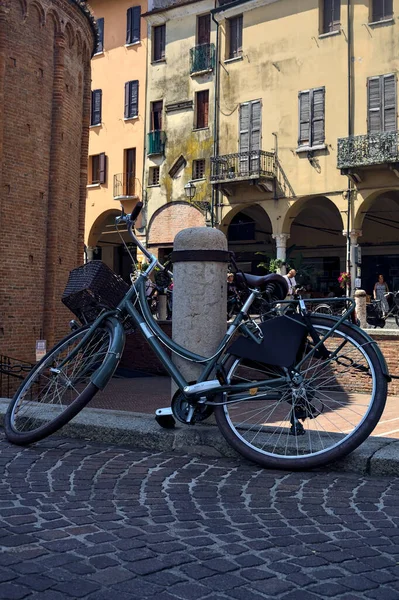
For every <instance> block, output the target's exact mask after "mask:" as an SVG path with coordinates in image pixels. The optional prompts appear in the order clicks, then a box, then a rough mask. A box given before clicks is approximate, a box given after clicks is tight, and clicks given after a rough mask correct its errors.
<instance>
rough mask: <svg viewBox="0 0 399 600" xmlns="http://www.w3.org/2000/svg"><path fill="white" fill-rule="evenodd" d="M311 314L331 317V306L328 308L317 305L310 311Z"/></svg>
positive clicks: (323, 305)
mask: <svg viewBox="0 0 399 600" xmlns="http://www.w3.org/2000/svg"><path fill="white" fill-rule="evenodd" d="M312 313H313V314H318V315H332V314H333V310H332V308H331V306H329V305H328V304H318V305H317V306H315V308H314V309H313V310H312Z"/></svg>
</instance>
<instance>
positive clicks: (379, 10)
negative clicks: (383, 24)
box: [371, 0, 393, 21]
mask: <svg viewBox="0 0 399 600" xmlns="http://www.w3.org/2000/svg"><path fill="white" fill-rule="evenodd" d="M372 2H373V13H372V17H371V19H372V21H382V20H383V19H389V17H392V15H393V1H392V0H372Z"/></svg>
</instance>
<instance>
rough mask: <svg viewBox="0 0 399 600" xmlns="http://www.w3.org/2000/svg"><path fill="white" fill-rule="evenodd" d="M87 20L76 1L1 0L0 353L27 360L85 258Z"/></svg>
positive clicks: (52, 334) (57, 325) (64, 315)
mask: <svg viewBox="0 0 399 600" xmlns="http://www.w3.org/2000/svg"><path fill="white" fill-rule="evenodd" d="M95 41H96V35H95V26H94V24H93V20H92V19H91V17H90V15H89V13H88V11H87V7H86V5H85V4H84V3H81V2H79V0H76V1H75V0H73V1H70V0H52V1H51V2H48V1H46V2H44V1H43V2H41V1H40V0H12V1H9V0H0V230H1V234H2V235H1V240H0V256H1V258H0V353H3V354H6V355H9V356H15V357H17V358H19V359H23V360H30V361H32V360H34V357H35V341H36V340H37V339H40V338H42V339H46V340H47V345H48V347H50V346H51V345H53V344H54V342H55V340H57V339H59V338H61V337H62V336H63V335H64V334H65V333H67V331H66V327H67V323H68V320H69V319H70V313H69V312H68V311H67V310H66V309H64V308H63V305H62V304H61V302H60V298H61V295H62V291H63V289H64V286H65V283H66V281H67V278H68V273H69V271H70V270H71V269H72V268H74V267H75V266H77V265H78V264H79V263H81V262H83V234H84V215H85V199H86V183H87V155H88V126H89V118H90V93H91V92H90V86H91V71H90V58H91V54H92V52H93V50H94V46H95Z"/></svg>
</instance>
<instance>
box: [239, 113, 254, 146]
mask: <svg viewBox="0 0 399 600" xmlns="http://www.w3.org/2000/svg"><path fill="white" fill-rule="evenodd" d="M250 108H251V107H250V104H249V102H244V103H243V104H241V105H240V152H249V124H250Z"/></svg>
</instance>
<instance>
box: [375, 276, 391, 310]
mask: <svg viewBox="0 0 399 600" xmlns="http://www.w3.org/2000/svg"><path fill="white" fill-rule="evenodd" d="M388 292H389V288H388V284H387V282H386V281H385V280H384V275H378V281H377V282H376V283H375V285H374V290H373V296H374V300H380V301H381V309H382V312H383V315H384V317H385V316H386V315H387V314H388V312H389V304H388V300H387V299H386V298H385V294H387V293H388Z"/></svg>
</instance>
